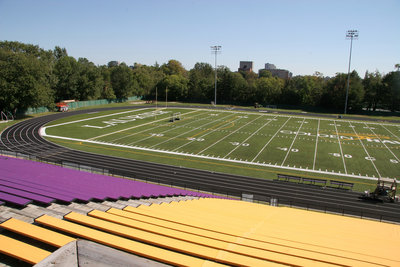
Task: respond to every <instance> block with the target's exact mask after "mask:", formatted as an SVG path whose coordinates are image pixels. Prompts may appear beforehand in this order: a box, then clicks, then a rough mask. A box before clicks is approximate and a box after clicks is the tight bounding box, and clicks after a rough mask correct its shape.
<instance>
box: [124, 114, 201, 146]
mask: <svg viewBox="0 0 400 267" xmlns="http://www.w3.org/2000/svg"><path fill="white" fill-rule="evenodd" d="M190 113H191V112H190ZM186 114H187V113H186ZM202 115H203V114H198V116H202ZM194 122H195V121H191V122H189V123H187V124H183V125H181V126H178V127H175V128H173V127H172V128H170V129H167V130H164V131H162V132H159V133H160V134H164V133H167V132H169V131H173V130H176V129H178V128H182V127H185V126H186V125H188V124H191V123H194ZM159 127H161V126H156V127H153V128H151V129H148V130H149V131H150V130H152V129H156V128H159ZM146 131H147V130H146ZM143 132H145V131H143ZM152 137H153V136H152V135H150V136H147V137H145V138H142V139H139V140H136V141H134V142H132V143H129V144H128V145H133V144H136V143H139V142H143V141H145V140H147V139H150V138H152Z"/></svg>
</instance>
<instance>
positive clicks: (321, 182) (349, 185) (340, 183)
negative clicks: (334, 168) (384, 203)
mask: <svg viewBox="0 0 400 267" xmlns="http://www.w3.org/2000/svg"><path fill="white" fill-rule="evenodd" d="M277 180H279V181H285V182H292V181H294V182H297V183H307V184H313V185H322V186H327V183H328V182H329V184H330V185H331V186H335V187H338V188H343V189H352V188H353V186H354V184H353V183H349V182H343V181H336V180H326V179H316V178H307V177H300V176H292V175H285V174H277Z"/></svg>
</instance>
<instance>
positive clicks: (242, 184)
mask: <svg viewBox="0 0 400 267" xmlns="http://www.w3.org/2000/svg"><path fill="white" fill-rule="evenodd" d="M146 107H149V106H146ZM127 108H132V107H127ZM133 108H143V106H141V107H139V106H137V107H133ZM112 109H122V108H121V107H118V108H103V109H90V110H80V111H73V112H67V113H57V114H53V115H48V116H43V117H38V118H34V119H30V120H26V121H22V122H20V123H18V124H15V125H14V126H11V127H9V128H7V129H6V130H4V131H3V133H2V134H1V142H0V149H1V150H7V151H13V152H18V153H22V154H27V155H30V156H34V157H37V158H38V159H39V160H43V161H50V162H55V163H58V164H62V163H64V164H65V163H66V162H68V163H74V164H81V165H85V166H90V167H94V168H100V169H107V170H108V171H109V173H110V174H114V175H122V176H127V177H132V178H138V179H143V180H148V181H152V182H159V183H163V184H168V185H175V186H182V187H185V188H189V189H195V190H198V189H199V190H204V191H209V192H214V193H221V194H229V195H232V196H237V197H241V196H242V194H243V193H244V194H250V195H253V196H254V199H256V200H262V201H270V199H271V198H277V199H278V201H279V203H280V204H287V205H292V206H297V207H303V208H309V209H316V210H322V211H329V212H337V213H340V214H347V215H355V216H362V217H368V218H375V219H378V220H387V221H393V222H400V204H399V203H396V204H393V203H385V204H380V203H368V202H363V201H360V200H359V199H358V196H359V193H355V192H348V191H343V190H338V189H329V188H327V189H322V188H320V187H317V186H310V185H301V184H295V183H285V182H277V181H271V180H264V179H257V178H252V177H245V176H237V175H231V174H223V173H214V172H210V171H203V170H196V169H190V168H182V167H176V166H169V165H163V164H157V163H150V162H144V161H139V160H131V159H123V158H117V157H111V156H104V155H97V154H92V153H87V152H82V151H76V150H71V149H68V148H64V147H61V146H59V145H56V144H54V143H51V142H49V141H47V140H45V139H43V138H42V137H41V136H40V134H39V130H40V128H41V127H42V126H43V125H45V124H46V123H48V122H50V121H53V120H56V119H59V118H63V117H67V116H71V115H77V114H83V113H87V112H96V111H104V110H112Z"/></svg>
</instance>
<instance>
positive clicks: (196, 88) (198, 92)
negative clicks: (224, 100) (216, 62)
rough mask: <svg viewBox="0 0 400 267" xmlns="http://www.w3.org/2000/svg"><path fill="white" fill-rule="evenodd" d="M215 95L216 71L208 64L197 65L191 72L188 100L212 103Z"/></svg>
mask: <svg viewBox="0 0 400 267" xmlns="http://www.w3.org/2000/svg"><path fill="white" fill-rule="evenodd" d="M213 95H214V70H213V67H212V66H211V65H210V64H208V63H196V64H195V65H194V68H193V69H191V70H190V71H189V89H188V99H189V100H192V101H207V100H208V101H210V100H211V99H213Z"/></svg>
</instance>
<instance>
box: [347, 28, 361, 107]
mask: <svg viewBox="0 0 400 267" xmlns="http://www.w3.org/2000/svg"><path fill="white" fill-rule="evenodd" d="M346 37H347V38H350V56H349V69H348V70H347V88H346V101H345V103H344V114H347V101H348V99H349V87H350V65H351V51H352V48H353V39H354V38H358V31H357V30H349V31H347V33H346Z"/></svg>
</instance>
